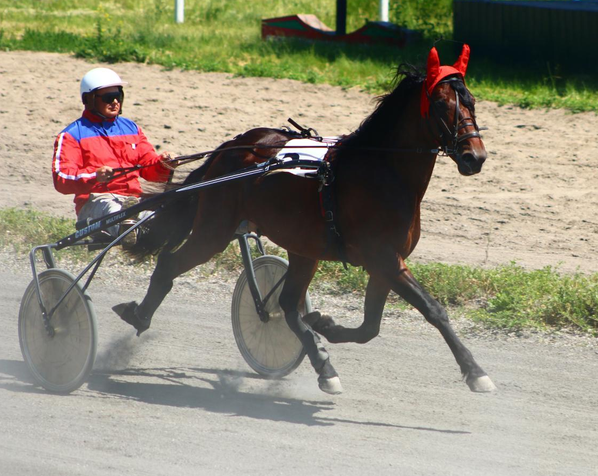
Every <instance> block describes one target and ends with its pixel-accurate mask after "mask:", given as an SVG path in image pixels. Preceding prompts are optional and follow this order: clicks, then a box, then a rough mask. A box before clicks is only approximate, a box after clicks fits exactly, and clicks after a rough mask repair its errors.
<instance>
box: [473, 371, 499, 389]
mask: <svg viewBox="0 0 598 476" xmlns="http://www.w3.org/2000/svg"><path fill="white" fill-rule="evenodd" d="M467 385H469V389H470V390H471V391H472V392H494V390H496V385H494V383H492V380H490V377H488V376H487V375H484V376H483V377H478V378H476V379H473V380H470V381H469V382H467Z"/></svg>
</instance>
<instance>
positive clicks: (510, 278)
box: [0, 208, 598, 335]
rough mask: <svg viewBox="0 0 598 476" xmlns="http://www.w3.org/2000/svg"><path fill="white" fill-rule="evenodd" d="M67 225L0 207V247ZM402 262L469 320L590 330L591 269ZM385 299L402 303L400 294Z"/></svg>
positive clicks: (596, 326) (350, 280)
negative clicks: (570, 271) (563, 271)
mask: <svg viewBox="0 0 598 476" xmlns="http://www.w3.org/2000/svg"><path fill="white" fill-rule="evenodd" d="M73 230H74V220H70V219H62V218H56V217H52V216H49V215H46V214H43V213H39V212H35V211H31V210H26V211H23V210H17V209H12V208H9V209H1V208H0V246H2V247H4V248H5V249H11V248H12V250H13V251H14V252H16V253H20V254H24V253H26V252H28V251H29V250H30V249H31V248H32V247H33V246H36V245H39V244H41V243H52V242H55V241H57V240H59V239H60V238H63V237H65V236H67V235H69V234H71V233H72V232H73ZM115 252H119V251H115ZM266 252H267V253H268V254H276V255H279V256H284V252H282V251H281V250H280V249H279V248H274V247H267V249H266ZM94 255H95V254H92V253H88V252H87V251H86V250H85V249H84V248H75V249H67V250H62V251H60V252H58V253H57V258H58V259H61V258H66V261H67V262H69V263H72V262H78V263H83V264H86V263H87V262H89V261H90V260H91V258H92V256H94ZM123 259H125V257H123ZM150 265H151V263H150ZM409 266H410V269H411V270H412V272H413V274H414V275H415V277H416V278H417V279H418V281H419V282H420V283H421V284H422V285H423V286H424V287H425V288H426V289H427V290H428V291H429V292H430V293H431V294H432V295H433V296H434V297H435V298H436V299H437V300H438V301H440V302H441V303H442V304H443V305H445V306H449V307H451V308H458V311H459V313H460V314H463V315H465V316H466V317H469V318H471V319H473V320H475V321H478V322H483V323H485V324H486V325H489V326H494V327H498V328H504V329H510V330H512V329H525V328H540V329H554V328H568V329H575V330H581V331H584V332H589V333H592V334H593V335H598V317H597V316H598V274H593V275H582V274H573V275H562V274H560V273H559V272H558V270H557V269H554V268H551V267H546V268H543V269H540V270H526V269H524V268H523V267H521V266H518V265H517V264H516V263H510V264H509V265H506V266H501V267H498V268H493V269H483V268H474V267H470V266H462V265H447V264H441V263H432V264H419V263H410V264H409ZM241 269H242V262H241V257H240V252H239V250H238V247H237V245H236V244H231V245H230V246H229V247H228V249H227V250H226V251H224V252H223V253H220V254H219V255H217V256H216V257H214V259H213V260H212V262H211V263H209V264H206V265H204V269H203V270H201V269H200V271H203V273H204V274H206V273H208V274H209V273H212V272H216V271H217V272H219V273H222V272H225V273H226V272H228V273H238V272H240V270H241ZM367 279H368V276H367V274H366V273H365V271H364V270H363V269H361V268H356V267H352V266H349V268H348V269H347V270H345V269H344V268H343V266H342V265H341V264H339V263H330V262H322V263H321V264H320V268H319V270H318V272H317V274H316V277H315V280H314V283H313V285H314V286H317V287H318V289H320V290H322V291H324V292H328V293H331V294H344V293H359V294H363V293H365V287H366V284H367ZM393 302H395V303H396V304H392V305H399V306H401V307H406V304H405V303H403V302H402V301H400V300H398V301H397V300H393Z"/></svg>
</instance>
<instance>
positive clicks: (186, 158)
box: [110, 142, 444, 180]
mask: <svg viewBox="0 0 598 476" xmlns="http://www.w3.org/2000/svg"><path fill="white" fill-rule="evenodd" d="M285 144H286V142H285V143H283V144H280V145H237V146H232V147H223V148H221V149H214V150H207V151H205V152H197V153H196V154H190V155H180V156H178V157H176V158H174V159H170V160H167V161H164V162H163V163H164V164H171V163H175V162H177V163H178V165H181V162H182V163H184V164H187V163H191V162H194V161H196V160H200V159H203V158H204V157H206V156H207V155H210V154H213V153H215V152H228V151H231V150H248V151H252V150H255V149H287V148H288V149H343V148H347V147H346V146H343V145H342V144H341V145H296V146H287V145H285ZM354 149H355V150H365V151H369V152H411V153H416V154H438V153H440V152H441V151H442V152H444V150H442V149H440V148H437V149H424V148H416V149H397V148H392V147H356V148H354ZM154 165H155V164H152V165H134V166H132V167H119V168H115V169H112V170H113V171H114V172H118V173H117V174H116V175H113V176H112V177H111V178H110V180H114V179H116V178H118V177H122V176H123V175H126V174H129V173H131V172H135V171H137V170H141V169H145V168H147V167H153V166H154Z"/></svg>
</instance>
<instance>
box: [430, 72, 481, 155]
mask: <svg viewBox="0 0 598 476" xmlns="http://www.w3.org/2000/svg"><path fill="white" fill-rule="evenodd" d="M460 81H461V80H460V79H459V78H449V79H445V80H443V81H440V82H439V83H438V84H439V85H440V84H449V85H450V86H451V88H452V89H453V91H454V92H455V121H454V125H453V128H452V130H451V128H450V127H449V126H448V124H447V123H446V121H445V120H444V119H443V117H442V113H441V112H440V111H439V110H438V106H437V105H436V103H435V102H433V101H432V100H431V98H430V96H429V95H428V100H429V101H430V106H431V107H432V109H433V110H434V115H435V116H436V119H437V122H439V123H440V125H441V127H439V129H440V146H441V147H440V149H441V150H442V152H444V153H445V154H446V155H452V154H456V153H457V148H458V147H459V144H460V143H461V142H463V141H466V140H467V139H471V138H472V137H481V136H480V128H479V127H478V125H477V123H476V121H475V119H474V118H473V117H461V108H460V107H459V105H460V95H459V92H458V91H457V89H455V87H454V86H453V83H454V82H460ZM428 126H430V122H429V121H428ZM470 126H471V127H474V128H475V131H473V132H467V133H466V134H461V135H459V131H460V130H461V129H465V128H466V127H470ZM430 130H431V128H430Z"/></svg>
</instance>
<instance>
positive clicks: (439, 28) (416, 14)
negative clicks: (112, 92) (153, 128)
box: [0, 0, 598, 112]
mask: <svg viewBox="0 0 598 476" xmlns="http://www.w3.org/2000/svg"><path fill="white" fill-rule="evenodd" d="M377 7H378V2H373V1H371V0H370V1H368V0H352V1H349V2H348V17H347V31H349V32H350V31H354V30H356V29H358V28H359V27H361V26H363V25H364V24H365V21H366V20H377V16H378V12H377ZM296 13H310V14H314V15H316V16H317V17H318V18H319V19H320V20H322V21H324V22H325V23H326V24H328V25H329V26H331V27H333V28H334V27H335V2H333V1H331V0H291V1H289V0H285V1H282V0H279V1H276V0H252V1H251V2H248V1H246V0H226V2H223V1H222V0H186V2H185V22H184V23H183V24H176V23H175V22H174V2H173V1H170V0H169V1H166V0H143V1H142V0H111V1H100V0H20V1H18V2H15V1H14V0H0V48H2V49H4V50H30V51H50V52H61V53H73V54H75V55H76V56H78V57H81V58H85V59H88V60H90V61H102V62H120V61H135V62H144V63H153V64H159V65H162V66H164V67H165V68H182V69H187V70H197V71H218V72H228V73H232V74H235V75H240V76H256V77H272V78H290V79H296V80H299V81H303V82H306V83H328V84H332V85H337V86H341V87H347V88H349V87H359V88H361V89H363V90H365V91H368V92H371V93H375V94H379V93H382V92H385V91H387V90H388V88H389V84H390V82H391V80H392V77H393V72H394V70H395V69H396V67H397V65H398V64H400V63H402V62H409V63H414V64H421V65H423V64H424V63H425V58H426V54H427V51H428V50H429V48H430V46H431V45H432V43H433V41H434V40H435V39H437V38H440V37H444V38H450V37H451V36H452V2H451V1H450V0H426V1H422V0H401V1H400V2H391V11H390V20H391V21H392V22H394V23H396V24H399V25H401V26H404V27H407V28H410V29H417V30H419V31H421V32H422V34H423V41H421V42H420V43H417V44H411V45H409V47H408V48H404V49H397V48H390V47H382V46H365V45H341V44H329V43H318V42H316V43H312V42H305V41H298V40H290V39H289V40H284V41H262V39H261V20H262V19H264V18H273V17H280V16H285V15H292V14H296ZM442 45H443V44H440V45H439V48H441V57H442V58H443V62H444V63H447V64H450V63H451V61H452V60H454V57H453V52H451V51H450V49H451V45H450V44H446V43H445V44H444V48H445V50H444V51H443V50H442ZM509 60H510V59H509V58H505V61H503V62H501V63H500V64H497V63H494V62H490V61H484V60H481V59H480V58H479V57H476V53H475V50H474V51H473V52H472V60H471V64H470V67H469V70H468V73H467V81H468V86H469V87H470V89H471V90H472V92H473V93H474V95H475V96H476V97H477V98H478V99H483V100H492V101H496V102H498V103H500V104H515V105H519V106H522V107H527V108H536V107H549V108H566V109H569V110H571V111H573V112H580V111H598V95H597V94H596V92H597V91H598V80H597V79H596V78H595V77H594V76H593V75H589V74H569V73H565V72H564V71H562V70H561V68H560V67H559V65H554V64H548V63H545V62H534V61H530V62H526V63H521V62H520V63H518V64H515V63H514V61H515V59H513V61H509Z"/></svg>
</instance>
